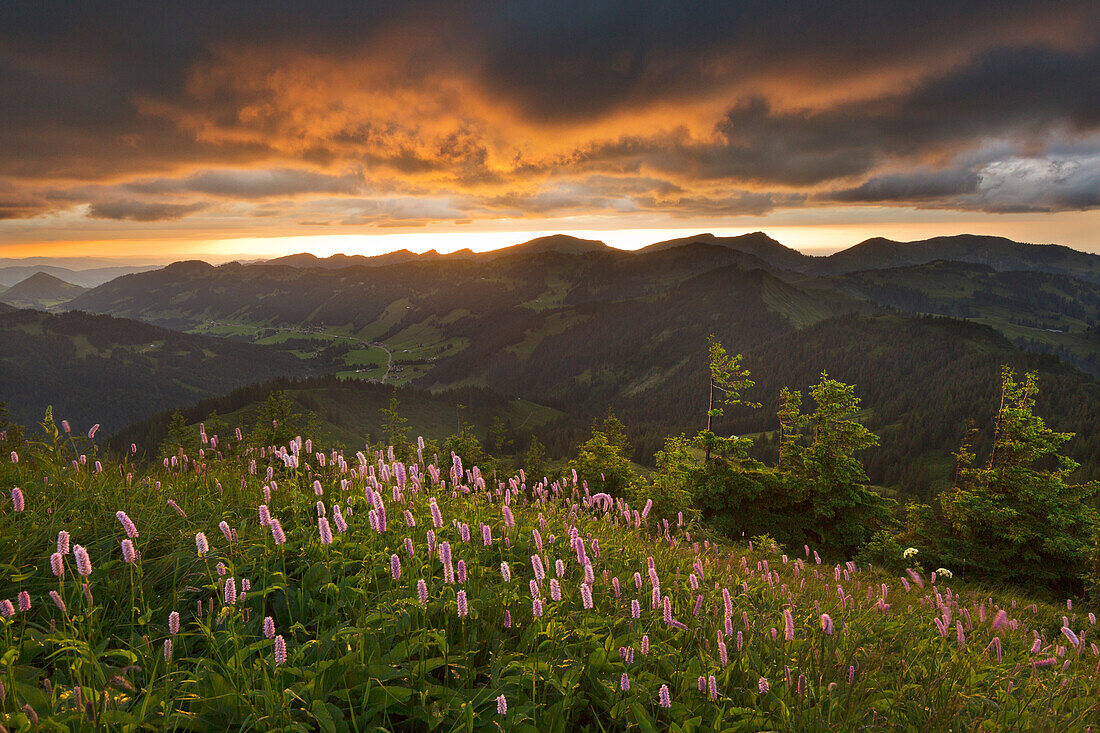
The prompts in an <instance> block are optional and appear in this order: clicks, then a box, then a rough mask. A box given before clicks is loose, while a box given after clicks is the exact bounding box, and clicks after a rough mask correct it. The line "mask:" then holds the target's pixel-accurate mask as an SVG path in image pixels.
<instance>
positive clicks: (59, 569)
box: [50, 552, 65, 578]
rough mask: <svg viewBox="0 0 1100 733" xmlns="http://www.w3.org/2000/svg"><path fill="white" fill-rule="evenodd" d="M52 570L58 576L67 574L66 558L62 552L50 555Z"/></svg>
mask: <svg viewBox="0 0 1100 733" xmlns="http://www.w3.org/2000/svg"><path fill="white" fill-rule="evenodd" d="M50 570H52V571H53V574H54V575H56V576H57V577H58V578H60V577H61V576H62V575H64V574H65V559H64V556H63V555H62V554H61V553H60V552H55V553H54V554H52V555H50Z"/></svg>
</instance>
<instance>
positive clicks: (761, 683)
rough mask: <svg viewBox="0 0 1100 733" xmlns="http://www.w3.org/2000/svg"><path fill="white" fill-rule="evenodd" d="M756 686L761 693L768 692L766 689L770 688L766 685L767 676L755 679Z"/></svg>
mask: <svg viewBox="0 0 1100 733" xmlns="http://www.w3.org/2000/svg"><path fill="white" fill-rule="evenodd" d="M756 687H757V689H758V690H760V694H761V695H766V694H768V690H770V689H771V687H770V686H769V685H768V678H767V677H761V678H760V679H759V680H758V681H757V683H756Z"/></svg>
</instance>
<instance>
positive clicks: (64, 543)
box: [57, 530, 69, 555]
mask: <svg viewBox="0 0 1100 733" xmlns="http://www.w3.org/2000/svg"><path fill="white" fill-rule="evenodd" d="M57 552H58V554H61V555H68V554H69V533H68V532H66V531H65V530H61V531H60V532H58V533H57Z"/></svg>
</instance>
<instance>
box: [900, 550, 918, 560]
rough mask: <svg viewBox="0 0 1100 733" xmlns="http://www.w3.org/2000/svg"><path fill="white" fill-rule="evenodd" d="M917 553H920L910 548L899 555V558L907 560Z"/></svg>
mask: <svg viewBox="0 0 1100 733" xmlns="http://www.w3.org/2000/svg"><path fill="white" fill-rule="evenodd" d="M918 552H920V550H918V549H917V548H915V547H910V548H908V549H907V550H906V551H905V552H903V553H901V556H902V557H904V558H905V559H906V560H908V559H909V558H911V557H913V555H916V554H917V553H918Z"/></svg>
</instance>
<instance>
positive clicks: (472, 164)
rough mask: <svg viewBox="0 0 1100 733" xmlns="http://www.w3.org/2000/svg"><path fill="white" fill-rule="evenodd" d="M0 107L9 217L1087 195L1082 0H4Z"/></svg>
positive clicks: (1098, 43)
mask: <svg viewBox="0 0 1100 733" xmlns="http://www.w3.org/2000/svg"><path fill="white" fill-rule="evenodd" d="M0 99H3V100H4V103H3V104H0V129H2V130H3V131H4V133H3V143H2V144H0V176H3V179H2V180H0V219H3V220H5V221H7V222H12V221H23V220H25V221H27V222H29V223H30V224H31V225H33V223H34V222H35V221H38V220H39V219H41V218H42V217H43V216H44V215H48V214H58V213H65V215H66V216H67V217H68V218H67V219H66V221H71V220H73V218H74V217H77V215H78V214H81V215H83V216H85V217H86V218H92V219H101V220H102V219H107V220H115V221H119V222H144V223H153V222H163V221H168V220H179V219H183V218H186V224H187V225H188V226H192V227H195V228H196V229H202V228H205V229H206V231H207V232H208V233H210V234H211V235H213V236H216V235H217V232H218V230H219V228H231V229H233V230H234V231H238V230H243V229H245V228H247V227H268V228H269V229H270V228H274V227H285V226H287V225H295V226H305V225H308V226H318V225H342V226H344V227H355V226H371V227H378V226H386V225H421V224H425V225H427V224H431V223H432V222H436V221H441V222H443V221H446V222H455V221H463V222H464V221H475V222H476V221H478V220H499V219H501V218H508V219H515V218H527V219H530V218H542V217H573V216H604V215H606V216H617V217H625V218H626V219H624V221H625V220H629V218H630V217H641V216H647V217H653V216H664V217H666V218H668V219H675V220H693V219H717V218H721V217H737V216H744V215H764V214H767V213H769V212H772V211H776V210H782V209H791V208H797V207H802V206H805V205H806V204H807V203H810V202H812V203H814V205H817V206H834V207H844V206H850V205H852V204H874V205H890V206H899V207H903V206H904V207H913V206H915V207H921V208H926V209H933V208H935V209H945V210H946V209H953V210H973V211H985V212H1012V211H1052V212H1053V211H1067V210H1083V209H1091V208H1098V207H1100V203H1098V201H1097V197H1098V194H1097V191H1098V187H1097V185H1096V183H1097V172H1096V171H1097V167H1098V160H1100V159H1098V157H1097V153H1096V150H1097V148H1096V146H1095V143H1096V141H1097V140H1098V139H1100V4H1097V3H1096V2H1094V1H1093V0H1047V1H1043V2H1040V1H1037V0H1036V1H1025V0H1001V1H999V2H992V0H989V1H987V2H972V3H958V2H948V1H947V0H929V1H928V2H924V3H910V2H902V1H901V0H885V1H884V2H880V3H875V4H872V5H868V4H867V3H864V2H855V1H854V0H841V1H839V2H830V3H821V2H812V1H810V0H806V1H805V2H796V3H783V4H777V3H773V2H763V1H761V0H737V1H733V2H730V1H729V0H713V1H705V2H699V3H690V4H682V5H675V4H669V3H665V2H649V1H648V0H630V1H627V0H616V1H606V0H605V1H596V2H585V3H573V2H568V3H556V4H548V3H545V2H542V1H541V0H519V1H517V2H510V3H489V2H473V1H465V2H442V1H432V2H429V1H426V0H425V1H415V2H397V1H396V0H394V1H393V2H378V3H368V4H363V3H358V2H351V1H350V0H347V1H344V2H338V1H332V2H329V1H326V0H318V1H317V2H311V3H308V4H302V3H290V2H281V1H279V2H274V3H264V4H251V3H232V2H206V1H197V2H189V3H140V2H107V3H96V4H85V3H74V4H71V5H70V6H67V7H66V8H65V9H64V11H61V10H59V9H57V8H53V7H47V6H41V7H40V6H37V5H34V4H30V3H8V4H6V5H5V6H4V7H3V8H2V9H0ZM74 212H76V213H74ZM118 226H123V225H122V224H119V225H118ZM265 231H267V230H265ZM0 236H2V233H0Z"/></svg>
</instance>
